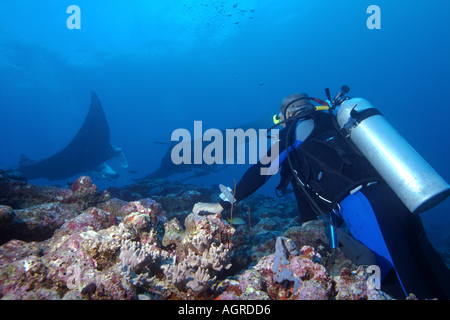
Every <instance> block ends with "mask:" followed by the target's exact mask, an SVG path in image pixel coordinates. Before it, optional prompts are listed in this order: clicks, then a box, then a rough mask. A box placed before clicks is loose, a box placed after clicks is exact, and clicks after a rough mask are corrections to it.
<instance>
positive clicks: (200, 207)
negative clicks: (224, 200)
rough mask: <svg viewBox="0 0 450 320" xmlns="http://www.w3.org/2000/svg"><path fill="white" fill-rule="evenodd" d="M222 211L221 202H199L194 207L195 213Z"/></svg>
mask: <svg viewBox="0 0 450 320" xmlns="http://www.w3.org/2000/svg"><path fill="white" fill-rule="evenodd" d="M222 211H223V208H222V206H221V205H220V203H204V202H197V203H196V204H195V205H194V208H193V209H192V212H193V213H194V214H208V213H221V212H222Z"/></svg>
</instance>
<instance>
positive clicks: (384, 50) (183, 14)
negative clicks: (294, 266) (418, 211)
mask: <svg viewBox="0 0 450 320" xmlns="http://www.w3.org/2000/svg"><path fill="white" fill-rule="evenodd" d="M119 3H121V4H119ZM72 4H75V5H77V6H78V7H79V8H80V10H81V20H80V21H81V29H72V30H70V29H68V27H67V25H66V21H67V19H68V18H69V17H70V14H68V13H66V10H67V8H68V7H69V5H72ZM373 4H375V5H378V6H379V7H380V9H381V29H379V30H377V29H374V30H369V29H368V28H367V26H366V21H367V19H368V18H369V16H370V14H368V13H366V10H367V8H368V7H369V6H370V5H373ZM449 14H450V2H449V1H447V0H436V1H423V0H421V1H404V0H396V1H387V0H376V1H365V0H345V1H334V0H324V1H320V0H316V1H312V0H308V1H299V0H296V1H292V0H290V1H288V0H258V1H257V0H245V1H187V0H165V1H159V0H147V1H130V2H125V1H120V2H119V1H99V0H94V1H86V0H77V1H75V2H65V1H61V0H58V1H56V0H48V1H45V2H38V1H22V0H2V1H1V2H0V46H1V50H0V119H1V126H0V137H1V139H0V168H4V169H6V168H8V167H10V166H14V165H16V164H17V163H18V161H19V154H20V153H24V154H26V155H27V156H29V157H31V158H33V159H39V158H44V157H47V156H49V155H52V154H54V153H56V152H58V151H59V150H61V149H62V148H64V147H65V146H66V145H67V144H68V143H69V142H70V140H71V139H72V138H73V136H74V135H75V134H76V132H77V130H78V129H79V127H80V125H81V123H82V122H83V120H84V118H85V116H86V113H87V111H88V108H89V101H90V90H94V91H95V92H96V93H97V94H98V96H99V98H100V101H101V102H102V105H103V108H104V110H105V113H106V117H107V119H108V122H109V126H110V130H111V143H112V144H114V145H116V146H119V147H121V148H122V149H123V150H124V152H125V155H126V157H127V159H128V162H129V164H130V168H129V169H123V168H121V167H120V166H119V164H118V162H117V161H116V159H111V160H109V161H108V162H107V163H108V164H109V165H110V166H111V167H113V168H114V169H115V170H117V171H118V172H119V173H120V175H121V176H120V178H119V179H117V180H114V181H97V182H96V184H97V185H98V186H99V188H100V189H104V188H107V187H108V186H111V185H115V186H123V185H126V184H130V183H132V180H131V179H132V178H139V177H142V176H145V175H147V174H149V173H151V172H153V171H154V170H156V169H157V168H158V166H159V164H160V161H161V158H162V156H163V155H164V154H165V151H166V147H165V146H164V145H159V144H154V142H168V141H170V135H171V133H172V131H173V130H175V129H177V128H186V129H189V130H192V129H193V123H194V121H195V120H202V121H203V128H204V130H206V129H207V128H219V129H222V128H227V127H235V126H238V125H240V124H243V123H246V122H250V121H252V120H255V119H256V118H258V117H260V116H262V115H266V114H268V113H270V112H273V113H275V112H276V111H277V109H278V106H279V103H280V101H281V99H282V98H283V97H284V96H286V95H287V94H290V93H292V92H297V91H305V92H308V93H309V94H310V95H311V96H317V97H320V98H325V95H324V88H326V87H329V88H330V89H331V90H332V93H336V92H337V90H339V88H340V87H341V86H342V85H343V84H347V85H348V86H350V88H351V91H350V95H351V96H353V97H363V98H366V99H367V100H369V101H370V102H371V103H372V104H373V105H374V106H375V107H377V108H378V109H379V110H380V111H381V112H382V113H383V114H384V115H385V117H386V118H387V119H388V120H389V121H390V122H391V124H392V125H393V126H394V127H395V128H396V129H397V130H398V131H399V132H400V133H401V134H402V135H403V136H404V137H405V138H406V140H407V141H409V142H410V143H411V144H412V145H413V147H414V148H415V149H416V150H417V151H418V152H419V153H420V154H421V155H422V156H423V157H424V158H425V159H426V160H427V161H428V162H429V163H430V164H431V165H432V166H433V167H434V168H435V169H436V171H437V172H438V173H439V174H441V175H442V177H444V179H446V180H447V181H450V168H449V156H450V152H449V145H450V143H449V142H448V139H447V136H448V134H449V128H448V125H449V121H448V119H449V117H450V110H449V107H450V105H449V102H448V99H447V98H448V97H447V94H448V92H449V90H448V88H449V87H450V59H449V57H450V42H449V35H450V27H449V23H448V16H449ZM262 83H263V85H261V84H262ZM246 168H247V166H243V165H236V166H234V167H232V168H228V169H226V170H224V171H222V172H220V173H219V174H213V175H210V176H207V177H204V178H201V179H197V180H188V181H187V182H193V183H198V184H205V185H210V184H219V183H224V184H227V185H230V186H232V185H233V180H232V179H233V178H236V179H237V180H239V179H240V177H241V175H242V173H243V172H245V169H246ZM129 170H133V171H137V173H135V174H133V173H130V172H129ZM68 180H70V179H68ZM72 180H73V179H72ZM32 182H33V183H37V184H54V183H59V184H61V185H64V184H65V182H66V180H64V181H52V182H49V181H47V180H45V179H38V180H34V181H32ZM277 182H278V177H274V178H273V179H271V184H270V185H269V186H265V187H264V188H263V190H262V191H263V192H265V193H267V194H270V195H273V187H274V185H275V183H277ZM449 211H450V200H447V201H445V202H444V203H442V204H440V205H439V206H438V207H436V208H434V209H433V210H431V211H429V212H427V213H424V214H422V218H423V220H424V222H425V224H426V227H427V230H428V231H429V232H428V233H429V236H430V238H431V239H432V240H433V241H434V243H438V242H439V240H440V238H441V237H442V236H443V235H445V234H449V233H450V231H449V230H448V229H449V228H448V225H450V224H449V222H450V218H449V217H450V212H449Z"/></svg>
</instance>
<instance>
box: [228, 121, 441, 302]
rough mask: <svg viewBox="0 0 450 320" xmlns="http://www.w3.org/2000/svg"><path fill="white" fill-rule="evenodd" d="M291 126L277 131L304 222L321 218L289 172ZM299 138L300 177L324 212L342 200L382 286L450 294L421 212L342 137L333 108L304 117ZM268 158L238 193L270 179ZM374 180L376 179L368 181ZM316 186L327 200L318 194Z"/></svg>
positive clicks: (424, 294) (294, 155)
mask: <svg viewBox="0 0 450 320" xmlns="http://www.w3.org/2000/svg"><path fill="white" fill-rule="evenodd" d="M312 122H313V129H308V128H307V129H304V127H305V126H306V127H308V125H305V124H308V123H309V124H311V123H312ZM288 129H289V127H287V128H284V129H283V130H281V131H280V134H279V137H280V142H279V143H280V144H279V150H280V157H279V159H280V165H281V177H282V179H281V180H282V183H283V180H285V181H287V182H288V183H289V182H291V185H292V187H293V189H294V194H295V197H296V200H297V205H298V208H299V211H300V216H301V218H302V220H303V221H304V222H306V221H309V220H313V219H317V214H316V213H315V212H314V210H313V208H312V207H311V205H310V204H309V202H308V201H307V200H306V197H305V196H304V195H303V193H302V190H301V189H300V187H299V186H298V185H297V183H295V181H294V180H293V176H290V174H291V172H292V171H291V169H290V167H289V165H288V164H287V160H286V158H285V154H286V152H285V145H286V140H285V139H287V132H288ZM294 140H296V141H295V142H296V143H297V149H296V150H295V152H290V157H291V160H292V162H293V165H294V169H295V170H296V171H297V172H298V173H299V177H300V179H301V180H302V181H303V182H307V184H308V185H309V186H310V188H306V190H307V192H309V193H310V195H312V196H313V198H314V197H315V201H316V203H317V204H318V205H319V206H320V207H321V208H322V210H323V211H324V212H329V210H330V209H331V208H335V207H336V204H340V207H341V213H340V215H341V216H342V218H343V219H344V220H345V222H346V224H347V226H348V227H349V230H350V231H351V233H352V235H353V236H354V237H355V239H357V240H359V241H361V242H362V243H364V244H365V245H366V246H367V247H369V248H370V249H371V250H372V251H373V252H374V254H375V256H376V257H377V259H378V265H379V267H380V269H381V272H382V278H383V281H382V290H384V291H386V292H387V293H389V294H391V295H393V296H394V297H396V298H399V299H404V298H405V297H406V296H408V294H409V293H413V294H415V295H416V296H417V297H418V298H419V299H425V298H438V299H450V270H449V269H448V267H447V266H446V264H445V263H444V262H443V260H442V259H441V257H440V256H439V254H438V253H437V252H436V250H435V249H434V248H433V246H432V245H431V243H430V242H429V240H428V238H427V236H426V233H425V231H424V228H423V225H422V221H421V219H420V217H419V216H418V215H417V214H412V213H411V212H410V211H409V210H408V209H407V207H406V206H405V205H404V204H403V203H402V202H401V200H400V199H399V198H398V197H397V195H396V194H395V193H394V192H393V191H392V189H391V188H389V186H388V185H387V184H386V183H385V182H384V181H383V180H382V179H381V177H380V176H379V175H378V173H376V171H374V169H373V167H372V166H371V165H370V164H369V163H368V161H367V160H366V159H365V158H364V157H362V156H361V155H358V154H357V152H356V151H355V152H353V151H354V149H353V148H352V147H351V146H350V145H348V143H347V142H346V141H345V139H344V141H343V138H342V136H341V135H340V134H339V132H337V130H336V129H335V126H334V124H333V122H332V118H331V116H330V115H329V114H328V113H322V112H318V113H316V115H315V116H314V118H312V119H310V120H307V121H304V122H303V123H300V124H298V126H297V127H296V136H295V137H294V136H293V137H291V139H290V143H289V144H290V145H293V144H294ZM336 141H338V142H339V143H338V144H336V143H335V142H336ZM331 142H333V143H331ZM270 152H271V151H270V150H269V155H270ZM283 153H284V155H283ZM321 153H322V154H321ZM269 166H270V164H267V165H263V164H262V163H261V162H258V163H257V164H255V165H253V166H252V167H250V168H249V170H247V172H246V173H245V174H244V176H243V177H242V179H241V180H240V181H239V183H238V184H237V186H236V192H235V199H236V200H237V201H240V200H242V199H244V198H246V197H248V196H249V195H251V194H253V193H254V192H255V191H256V190H258V188H260V187H261V186H262V185H263V184H264V183H265V182H266V181H267V179H268V178H269V177H270V176H264V175H261V174H260V172H261V171H260V169H261V168H263V167H269ZM318 172H319V173H320V174H319V175H318V174H317V173H318ZM347 177H350V178H349V179H347ZM370 181H373V182H376V183H367V182H370ZM282 183H281V184H282ZM281 184H280V185H281ZM359 185H363V186H364V187H362V188H361V189H360V191H358V192H356V193H354V194H353V195H350V194H349V191H350V190H353V189H354V188H355V187H357V186H359ZM367 185H369V186H367ZM311 189H314V192H312V191H311ZM316 193H318V194H320V195H322V196H323V198H325V199H328V200H329V202H326V201H322V200H320V199H319V198H318V197H317V195H316ZM220 204H221V206H222V207H223V208H224V209H225V210H227V209H229V208H230V207H231V204H230V203H229V202H226V201H222V202H221V203H220Z"/></svg>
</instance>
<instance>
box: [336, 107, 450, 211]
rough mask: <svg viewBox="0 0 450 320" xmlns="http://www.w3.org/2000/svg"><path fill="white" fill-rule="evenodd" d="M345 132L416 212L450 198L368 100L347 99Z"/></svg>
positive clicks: (341, 118)
mask: <svg viewBox="0 0 450 320" xmlns="http://www.w3.org/2000/svg"><path fill="white" fill-rule="evenodd" d="M337 122H338V124H339V126H340V129H341V133H342V134H343V135H344V136H345V137H346V138H349V139H350V140H351V142H353V143H354V144H355V145H356V146H357V147H358V149H359V150H360V151H361V153H362V154H363V155H364V156H365V157H366V158H367V160H369V162H370V163H371V164H372V165H373V166H374V168H375V169H376V170H377V171H378V173H379V174H380V175H381V176H382V178H383V179H384V180H385V181H386V183H387V184H388V185H389V186H390V187H391V189H392V190H393V191H394V192H395V193H396V194H397V196H398V197H399V198H400V200H401V201H402V202H403V203H404V204H405V205H406V207H407V208H408V209H409V210H410V211H411V212H412V213H422V212H424V211H426V210H428V209H431V208H432V207H434V206H436V205H437V204H439V203H441V202H442V201H443V200H445V199H446V198H447V197H448V196H449V195H450V186H449V185H448V183H447V182H445V181H444V179H442V177H441V176H440V175H439V174H438V173H437V172H436V171H435V170H434V169H433V168H432V167H431V166H430V165H429V164H428V163H427V162H426V161H425V160H424V159H423V158H422V157H421V156H420V155H419V154H418V153H417V152H416V151H415V150H414V149H413V147H411V145H410V144H409V143H408V142H407V141H406V140H405V139H404V138H403V137H402V136H401V135H400V134H399V133H398V132H397V131H396V130H395V129H394V128H393V127H392V126H391V124H389V122H388V121H387V120H386V119H385V118H384V117H383V115H382V114H381V113H380V112H379V111H378V110H377V109H375V108H374V107H373V106H372V105H371V104H370V103H369V102H368V101H366V100H364V99H359V98H353V99H349V100H345V101H343V102H342V103H341V104H340V107H339V110H338V112H337Z"/></svg>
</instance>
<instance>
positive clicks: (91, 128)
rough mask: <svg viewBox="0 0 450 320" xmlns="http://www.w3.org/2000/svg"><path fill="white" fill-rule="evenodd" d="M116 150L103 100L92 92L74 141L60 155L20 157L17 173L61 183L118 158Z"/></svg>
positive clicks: (30, 177)
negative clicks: (35, 157) (38, 158)
mask: <svg viewBox="0 0 450 320" xmlns="http://www.w3.org/2000/svg"><path fill="white" fill-rule="evenodd" d="M117 149H118V148H115V147H113V146H111V144H110V132H109V126H108V122H107V120H106V116H105V113H104V111H103V108H102V105H101V103H100V100H99V99H98V97H97V95H96V94H95V92H93V91H91V105H90V107H89V112H88V114H87V116H86V119H85V120H84V122H83V125H82V126H81V128H80V130H79V131H78V133H77V134H76V135H75V137H74V138H73V139H72V141H71V142H70V143H69V144H68V145H67V146H66V147H65V148H64V149H63V150H61V151H60V152H58V153H56V154H54V155H52V156H50V157H48V158H45V159H42V160H31V159H29V158H27V157H25V156H23V155H21V161H20V163H19V167H18V168H17V169H16V170H17V171H20V172H22V173H23V174H24V175H25V176H26V177H27V178H29V179H38V178H46V179H48V180H61V179H65V178H69V177H72V176H74V175H77V174H80V173H84V172H86V171H87V170H89V169H91V168H95V167H98V166H99V165H101V164H102V163H103V162H104V161H106V160H108V159H111V158H112V157H114V156H117ZM118 150H120V149H118ZM122 156H123V154H122Z"/></svg>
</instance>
